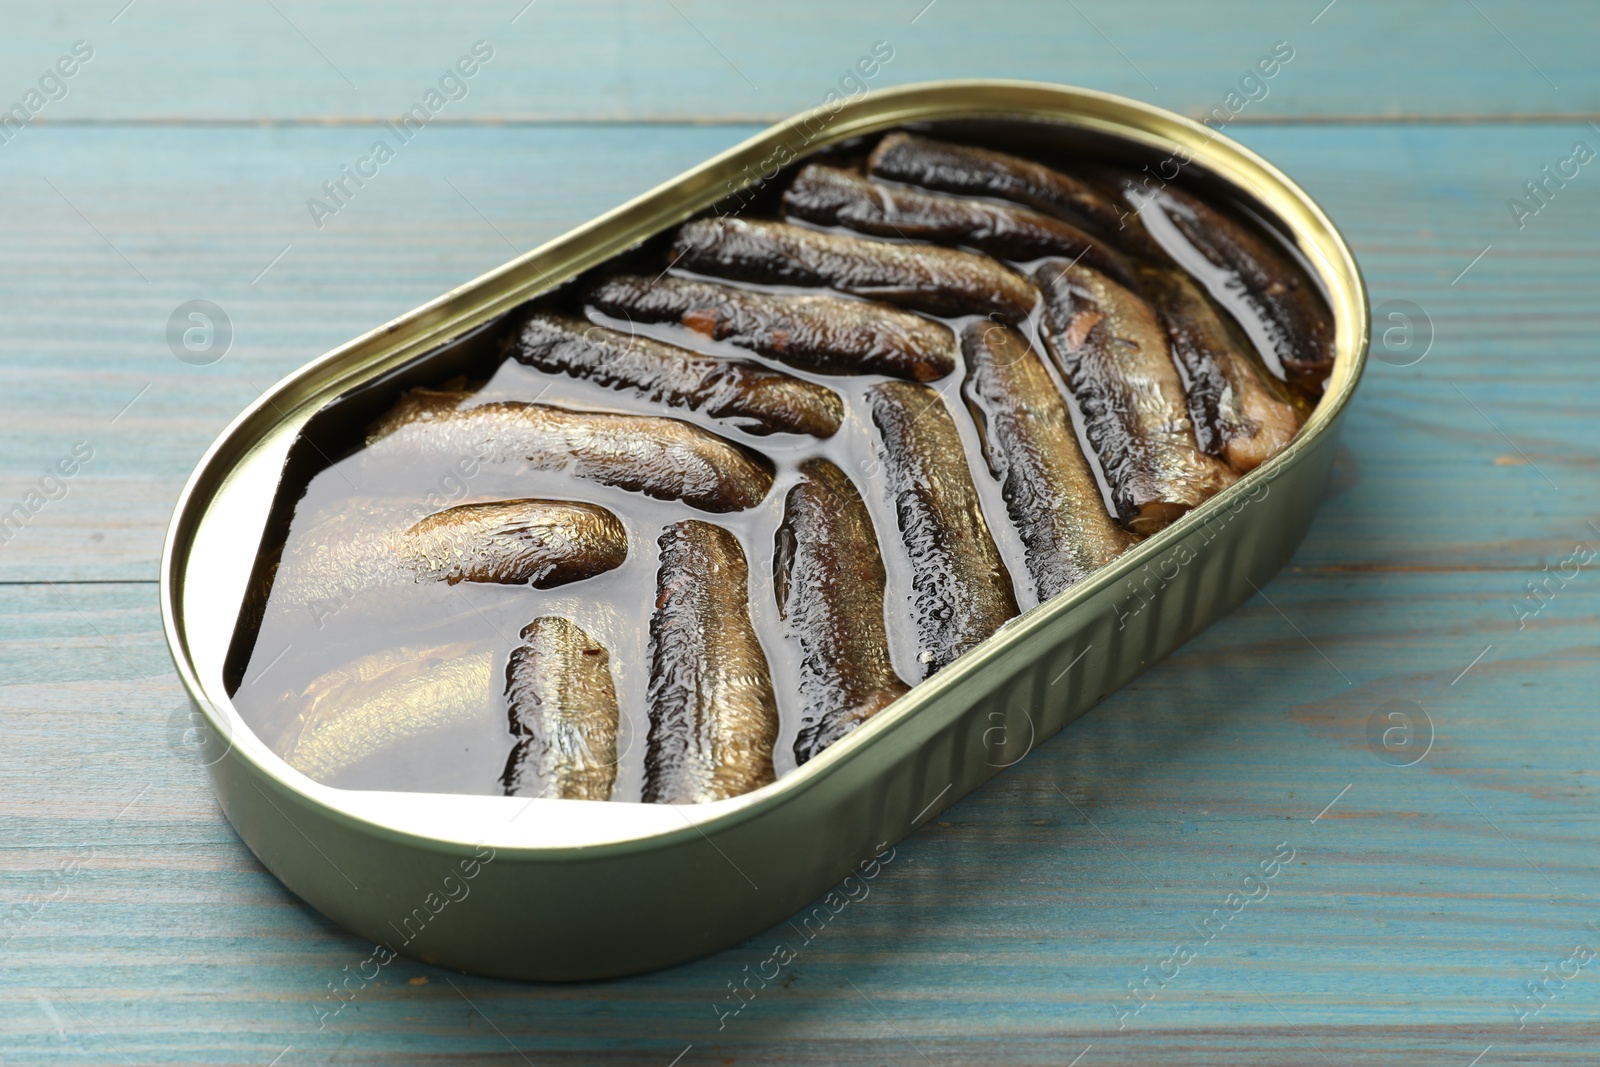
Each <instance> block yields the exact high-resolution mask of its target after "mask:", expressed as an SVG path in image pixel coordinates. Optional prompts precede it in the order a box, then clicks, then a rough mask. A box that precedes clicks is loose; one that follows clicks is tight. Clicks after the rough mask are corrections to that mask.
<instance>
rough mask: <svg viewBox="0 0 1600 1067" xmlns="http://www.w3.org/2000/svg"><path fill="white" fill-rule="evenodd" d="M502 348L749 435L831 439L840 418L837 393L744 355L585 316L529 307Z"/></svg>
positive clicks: (551, 370)
mask: <svg viewBox="0 0 1600 1067" xmlns="http://www.w3.org/2000/svg"><path fill="white" fill-rule="evenodd" d="M506 350H507V353H508V354H509V355H510V356H511V357H512V358H514V359H515V360H517V362H519V363H523V364H526V365H527V366H530V367H534V368H536V369H538V370H541V371H544V372H545V373H547V374H561V373H565V374H568V375H571V376H572V377H574V378H580V379H583V380H585V381H591V382H594V383H595V384H596V385H599V386H601V387H603V388H609V389H615V390H618V391H625V392H632V393H633V394H634V395H636V396H640V397H644V398H645V399H647V400H650V401H652V402H654V403H657V404H664V405H666V406H669V407H679V408H688V409H689V410H690V411H700V410H702V409H703V410H704V411H705V413H706V414H707V415H709V416H711V417H712V418H714V419H722V420H724V421H727V422H729V423H731V424H732V425H734V426H737V427H738V428H739V429H741V430H744V431H745V432H746V433H751V434H758V435H764V434H771V433H796V434H811V435H812V436H813V437H831V436H833V434H834V433H836V432H838V429H839V423H840V420H842V419H843V418H844V401H842V400H840V399H839V394H838V393H835V392H834V391H833V390H832V389H829V388H827V387H826V386H823V385H817V384H816V383H815V382H808V381H803V380H801V379H799V378H796V377H795V376H794V375H792V374H785V373H784V372H783V371H780V370H774V369H772V368H771V367H768V366H765V365H764V364H761V363H757V362H755V361H754V360H748V359H728V358H726V357H723V356H708V355H704V354H702V353H699V352H691V351H689V350H688V349H686V348H679V347H678V346H677V345H670V344H667V343H666V342H664V341H657V340H655V339H654V338H651V337H644V336H640V335H635V334H628V333H623V332H622V331H620V330H613V329H610V328H609V327H606V326H597V325H595V324H594V323H591V322H589V321H587V320H586V319H580V318H575V317H573V316H571V315H562V314H559V313H556V312H551V311H533V312H529V313H528V315H527V316H525V317H524V318H523V320H522V322H521V324H520V326H519V327H518V328H517V329H516V330H514V331H512V333H511V334H509V335H508V336H507V339H506Z"/></svg>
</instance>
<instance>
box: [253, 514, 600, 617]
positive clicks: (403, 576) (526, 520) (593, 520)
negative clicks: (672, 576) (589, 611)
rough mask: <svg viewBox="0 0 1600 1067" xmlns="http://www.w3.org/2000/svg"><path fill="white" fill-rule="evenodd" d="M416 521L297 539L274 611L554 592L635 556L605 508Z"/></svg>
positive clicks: (316, 532)
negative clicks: (422, 593) (428, 594)
mask: <svg viewBox="0 0 1600 1067" xmlns="http://www.w3.org/2000/svg"><path fill="white" fill-rule="evenodd" d="M409 518H410V515H409V514H408V513H406V512H403V511H396V510H393V509H385V508H381V507H376V506H371V507H351V508H348V509H347V510H344V511H342V512H340V513H338V514H335V515H332V516H329V517H328V518H326V519H323V520H322V521H320V522H318V523H316V524H315V525H313V526H311V527H310V528H308V529H306V530H304V531H296V532H295V534H294V535H293V536H292V537H291V540H290V542H289V544H288V546H287V548H286V551H285V553H284V556H283V559H282V561H281V562H280V563H279V565H278V569H277V572H276V574H275V575H274V577H273V585H272V596H273V601H272V602H273V604H274V605H275V606H280V607H300V606H305V605H314V604H326V603H330V602H336V603H339V604H341V605H342V604H346V603H348V602H349V601H350V600H351V599H352V598H356V597H360V596H362V595H363V594H366V593H369V592H372V591H375V590H380V589H386V588H395V587H403V586H410V585H416V584H422V583H429V582H444V583H448V584H450V585H455V584H456V583H458V582H463V581H465V582H488V583H496V584H500V585H521V584H524V583H526V584H528V585H531V586H533V587H535V588H537V589H549V588H552V587H554V586H558V585H565V584H566V583H568V582H576V581H581V580H583V579H585V578H592V577H594V576H595V575H597V574H602V573H604V572H606V571H609V570H612V569H614V568H616V567H619V566H621V565H622V562H623V560H625V559H626V558H627V555H628V536H627V531H626V530H625V529H624V528H623V525H622V522H621V520H619V519H618V518H617V517H616V515H614V514H613V513H611V512H610V511H608V510H606V509H605V508H603V507H600V506H599V505H597V504H587V503H582V502H578V501H564V500H542V499H532V498H529V499H522V500H501V501H494V502H490V503H483V504H461V505H458V506H456V507H452V508H446V509H445V510H443V511H438V512H434V513H433V514H430V515H426V516H423V517H422V518H420V519H418V520H416V521H414V522H410V521H408V520H409Z"/></svg>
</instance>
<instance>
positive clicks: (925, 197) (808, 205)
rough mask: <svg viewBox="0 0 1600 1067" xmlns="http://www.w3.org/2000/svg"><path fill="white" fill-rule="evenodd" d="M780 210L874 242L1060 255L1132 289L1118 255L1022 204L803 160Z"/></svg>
mask: <svg viewBox="0 0 1600 1067" xmlns="http://www.w3.org/2000/svg"><path fill="white" fill-rule="evenodd" d="M783 210H784V211H785V212H787V213H788V214H790V215H795V216H798V217H800V218H802V219H805V220H806V221H807V222H815V223H818V224H820V225H823V226H848V227H849V228H850V229H852V230H856V231H859V232H861V233H869V234H872V235H874V236H877V237H905V238H909V239H912V240H918V241H948V242H953V243H955V244H962V245H968V246H970V247H972V248H976V249H979V250H980V251H983V252H987V253H989V255H991V256H998V257H1000V258H1001V259H1011V260H1033V259H1039V258H1041V257H1043V256H1065V257H1067V258H1068V259H1077V260H1079V261H1080V262H1083V263H1087V264H1089V265H1090V266H1092V267H1096V268H1098V269H1100V270H1102V271H1104V272H1105V273H1107V274H1109V275H1111V276H1112V277H1113V278H1116V279H1118V280H1119V281H1122V282H1123V283H1124V284H1127V285H1132V284H1134V279H1133V271H1132V268H1130V267H1129V266H1128V261H1127V260H1126V259H1125V258H1124V257H1123V255H1122V254H1121V253H1120V252H1118V251H1116V250H1115V249H1114V248H1112V247H1111V246H1109V245H1107V244H1106V243H1105V242H1104V241H1102V240H1100V239H1099V238H1098V237H1095V236H1093V235H1091V234H1089V233H1086V232H1084V231H1083V230H1080V229H1079V228H1078V227H1076V226H1074V225H1072V224H1071V223H1070V222H1066V221H1064V220H1062V219H1059V218H1055V217H1053V216H1050V215H1046V214H1044V213H1042V212H1039V211H1034V210H1032V209H1031V208H1026V207H1011V206H1009V205H1004V204H994V203H990V202H988V201H985V200H972V199H969V198H966V197H960V196H945V195H941V194H939V193H925V192H920V191H918V190H915V189H907V188H897V187H895V186H891V185H885V184H883V183H882V182H877V181H872V180H870V179H868V178H863V177H862V176H861V175H859V174H857V173H855V172H854V171H849V170H842V169H840V168H838V167H829V166H824V165H823V164H820V163H810V164H807V165H806V166H805V167H802V168H801V170H800V173H799V174H797V175H795V179H794V181H793V182H792V183H791V184H790V186H789V188H788V189H787V190H786V191H785V192H784V194H783Z"/></svg>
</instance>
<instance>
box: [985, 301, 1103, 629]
mask: <svg viewBox="0 0 1600 1067" xmlns="http://www.w3.org/2000/svg"><path fill="white" fill-rule="evenodd" d="M961 342H962V350H963V351H964V352H965V353H966V357H967V379H966V381H965V382H964V383H963V384H962V394H963V396H965V398H966V401H967V407H968V408H969V409H970V410H971V412H972V416H973V420H974V421H975V422H976V423H977V425H978V428H979V432H980V433H981V434H982V436H983V447H984V456H985V458H986V459H987V460H988V462H989V469H990V471H991V472H992V473H993V474H994V476H995V478H996V479H998V480H999V482H1000V488H1001V494H1002V495H1003V496H1004V497H1005V501H1006V509H1007V511H1009V512H1010V515H1011V521H1012V523H1013V524H1014V525H1015V526H1016V528H1017V532H1018V533H1019V534H1020V535H1021V537H1022V543H1023V546H1024V550H1025V555H1026V557H1027V564H1028V572H1029V573H1030V574H1031V575H1032V576H1033V582H1034V589H1035V591H1036V592H1037V593H1038V596H1039V600H1040V602H1041V603H1042V602H1043V601H1046V600H1049V599H1050V598H1051V597H1053V596H1055V595H1056V594H1058V593H1060V592H1061V591H1062V590H1064V589H1066V588H1067V587H1068V586H1071V585H1072V584H1073V583H1075V582H1078V581H1081V580H1082V579H1084V578H1087V577H1088V576H1089V575H1091V574H1093V573H1094V572H1095V571H1096V570H1099V569H1100V568H1101V567H1103V566H1105V565H1106V564H1107V563H1110V562H1111V561H1112V560H1113V559H1115V558H1116V557H1117V556H1119V555H1121V554H1122V553H1123V551H1125V550H1126V549H1127V548H1128V546H1129V545H1131V544H1132V543H1133V538H1132V537H1130V536H1129V535H1128V533H1127V531H1125V530H1124V529H1122V527H1120V526H1118V525H1117V524H1116V522H1115V521H1114V520H1113V519H1112V518H1111V513H1110V512H1108V511H1107V510H1106V506H1105V499H1104V497H1103V496H1102V495H1101V492H1100V484H1099V482H1097V481H1096V480H1095V477H1094V471H1093V470H1091V469H1090V467H1089V461H1088V460H1087V459H1086V458H1085V457H1084V455H1083V450H1082V449H1081V448H1080V447H1079V445H1078V435H1077V433H1076V431H1075V430H1074V429H1073V426H1072V416H1071V414H1070V413H1069V412H1068V410H1067V404H1066V400H1065V399H1064V398H1063V397H1062V395H1061V392H1060V390H1059V389H1057V387H1056V383H1055V382H1054V381H1053V380H1052V379H1051V378H1050V374H1049V372H1048V371H1047V370H1046V369H1045V365H1044V362H1043V361H1042V360H1041V359H1040V358H1039V355H1038V353H1036V352H1034V350H1033V348H1032V346H1030V345H1029V344H1028V341H1027V338H1025V337H1023V336H1022V334H1020V333H1018V332H1017V331H1016V330H1014V329H1012V328H1011V327H1008V326H1001V325H999V324H998V323H982V322H975V323H973V324H971V325H970V326H968V327H967V329H966V330H965V332H963V333H962V335H961Z"/></svg>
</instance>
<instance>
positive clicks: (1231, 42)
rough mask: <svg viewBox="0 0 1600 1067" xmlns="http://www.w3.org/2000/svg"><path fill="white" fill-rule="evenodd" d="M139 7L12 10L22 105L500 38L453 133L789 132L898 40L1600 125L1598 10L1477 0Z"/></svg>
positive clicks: (1188, 84)
mask: <svg viewBox="0 0 1600 1067" xmlns="http://www.w3.org/2000/svg"><path fill="white" fill-rule="evenodd" d="M125 2H126V0H75V2H69V3H62V4H51V5H31V6H24V7H19V8H18V10H17V11H16V12H15V13H12V14H10V15H8V19H7V32H6V34H5V37H4V39H3V40H0V69H4V70H8V71H11V72H12V77H11V79H10V83H11V86H14V88H11V87H9V86H8V87H7V88H6V89H5V90H4V91H5V92H6V93H9V94H11V95H13V96H17V97H20V96H21V94H22V93H23V92H24V91H25V90H26V89H27V87H28V85H29V84H30V82H31V81H32V79H33V78H34V77H36V76H37V73H38V72H43V71H44V69H45V68H46V67H47V66H48V65H49V64H50V63H51V62H52V61H54V60H55V58H56V57H57V56H58V55H59V54H61V53H62V52H64V51H65V50H66V49H67V47H68V46H69V45H70V44H71V43H72V42H73V41H74V40H79V39H82V40H86V41H88V42H89V43H90V44H91V45H92V46H93V47H94V49H95V58H94V59H93V60H91V61H90V62H89V63H88V65H86V66H85V67H84V68H83V70H82V72H81V73H80V74H79V75H78V76H76V77H75V78H74V80H73V82H72V84H71V88H70V92H69V95H68V96H67V97H66V98H65V99H64V100H61V101H59V102H58V103H52V104H50V105H47V106H46V108H45V109H44V110H43V111H42V112H41V115H42V116H43V117H44V119H45V120H46V121H62V120H78V121H81V120H95V121H103V120H130V119H131V120H139V121H151V120H155V121H169V122H171V121H182V122H188V121H194V120H197V119H198V120H207V121H217V120H224V121H241V120H242V121H253V120H258V119H275V120H283V119H289V120H303V119H311V120H323V121H325V120H330V119H341V120H342V119H352V118H355V119H360V118H367V119H370V118H375V117H376V118H392V117H394V116H397V115H398V114H399V113H400V112H402V111H405V110H406V109H407V108H408V107H410V106H411V105H412V104H413V103H416V102H417V101H418V100H419V99H420V98H421V97H422V95H423V94H424V93H425V92H426V91H427V90H428V88H430V87H431V86H433V85H434V84H436V82H437V80H438V78H439V76H440V74H442V73H443V72H444V71H445V70H446V69H447V68H448V67H449V65H450V64H451V63H453V62H454V61H455V59H456V58H457V57H458V56H460V55H461V54H463V53H464V52H466V51H467V49H468V48H469V46H470V45H471V44H472V43H473V42H474V41H478V40H482V41H485V42H487V43H488V44H489V45H490V47H492V48H493V49H494V58H493V59H491V60H490V61H489V62H488V64H487V65H486V66H485V67H484V68H483V70H482V71H481V72H480V73H479V74H478V75H476V76H475V77H474V78H473V79H472V81H471V82H470V83H469V87H468V93H467V95H466V97H465V98H464V99H461V100H458V101H453V102H450V103H448V104H445V105H444V106H443V107H442V109H441V110H440V111H439V112H438V115H437V118H436V121H441V122H454V121H489V122H499V121H504V120H513V121H529V120H531V121H546V122H551V121H553V122H574V121H582V122H596V121H603V122H631V121H639V120H644V121H651V122H663V121H664V122H681V121H684V120H690V121H697V122H699V121H706V120H715V121H728V120H740V119H743V120H749V119H752V118H754V119H758V120H762V121H772V120H776V119H778V118H783V117H786V116H788V115H789V114H791V113H793V112H795V111H798V110H800V109H801V108H806V107H812V106H814V105H817V104H820V103H822V101H823V99H824V97H825V96H826V95H827V93H828V92H829V91H830V90H834V91H841V86H840V79H841V78H842V77H844V76H845V75H846V74H847V72H849V71H850V70H851V68H852V67H853V65H854V64H855V63H856V62H857V60H858V59H860V58H861V57H862V56H864V55H866V54H868V53H869V52H870V51H871V48H872V45H873V44H874V42H877V41H885V42H887V43H888V46H889V47H891V48H892V49H893V58H892V59H891V60H890V61H889V63H888V65H887V66H885V67H883V68H882V70H881V71H878V72H877V73H876V74H875V75H874V76H873V78H872V79H871V80H870V81H868V82H867V84H868V85H869V86H870V87H873V88H877V87H881V86H884V85H897V84H905V83H908V82H915V81H926V80H929V79H934V78H955V77H1009V78H1030V79H1038V80H1043V81H1064V82H1070V83H1072V84H1076V85H1084V86H1088V87H1090V88H1094V89H1105V90H1108V91H1111V92H1116V93H1122V94H1125V95H1131V96H1137V97H1139V98H1141V99H1146V100H1150V101H1152V102H1153V103H1157V104H1161V105H1162V106H1164V107H1168V108H1172V109H1173V110H1176V111H1181V112H1184V113H1186V114H1191V115H1197V116H1198V115H1201V114H1205V113H1208V112H1210V110H1211V109H1212V108H1214V107H1217V106H1219V105H1221V104H1222V103H1223V100H1224V97H1225V96H1226V94H1227V93H1228V92H1230V91H1235V90H1237V88H1238V83H1239V80H1240V78H1241V76H1242V75H1244V74H1245V73H1246V71H1248V70H1249V69H1250V68H1251V66H1252V65H1253V64H1254V63H1255V62H1256V60H1257V59H1258V58H1259V57H1261V56H1262V55H1264V54H1266V53H1267V52H1268V51H1269V50H1270V49H1271V47H1272V45H1273V44H1274V43H1275V42H1277V41H1287V42H1288V43H1289V45H1290V47H1291V48H1293V49H1294V58H1293V59H1292V60H1291V61H1290V63H1289V65H1288V66H1287V67H1285V68H1284V69H1283V71H1282V72H1281V73H1280V74H1279V76H1277V77H1275V78H1274V79H1272V80H1271V81H1270V82H1269V83H1267V87H1266V88H1267V92H1266V95H1265V96H1264V97H1261V98H1260V99H1258V100H1256V101H1254V102H1251V103H1250V104H1248V105H1247V106H1244V107H1243V109H1242V112H1241V115H1242V117H1244V118H1245V119H1247V120H1261V119H1283V118H1295V119H1304V118H1317V119H1335V118H1336V119H1350V118H1360V117H1367V118H1372V117H1377V118H1386V119H1392V118H1417V117H1461V116H1497V115H1551V114H1563V115H1571V116H1575V117H1576V116H1583V115H1588V116H1589V117H1592V116H1593V113H1595V112H1597V111H1600V73H1597V72H1596V69H1595V65H1594V63H1593V61H1592V55H1591V52H1592V45H1593V32H1592V31H1593V26H1592V17H1593V16H1592V12H1591V11H1590V9H1589V7H1588V5H1586V4H1585V3H1583V0H1555V2H1547V3H1542V4H1540V5H1538V6H1537V8H1526V7H1519V6H1518V5H1516V4H1513V3H1510V2H1509V0H1474V2H1475V4H1476V8H1477V10H1474V6H1473V5H1468V4H1462V3H1459V2H1456V0H1413V2H1408V3H1404V4H1381V3H1373V2H1371V0H1336V2H1335V3H1333V4H1329V3H1328V2H1327V0H1314V2H1306V3H1295V4H1282V3H1273V2H1271V0H1231V2H1228V3H1210V4H1191V3H1181V2H1175V0H1138V2H1132V3H1117V2H1113V0H1076V2H1074V3H1071V4H1054V3H1048V2H1044V0H999V2H994V0H991V2H987V3H972V2H970V0H934V2H933V3H929V2H928V0H905V2H899V0H897V2H894V3H880V4H860V3H850V2H847V0H818V2H814V3H808V4H804V5H777V6H774V5H753V4H752V5H738V4H729V3H726V2H722V0H673V3H670V4H669V3H661V2H656V0H600V2H592V0H591V2H580V0H538V2H537V3H533V4H529V3H528V0H494V2H493V3H473V4H430V3H424V2H419V0H404V2H399V3H392V2H391V3H377V2H375V0H362V2H357V3H344V4H338V5H332V4H317V3H314V2H312V0H274V3H272V4H241V5H237V6H234V7H230V8H229V9H228V10H227V13H226V15H223V14H221V13H219V12H218V11H217V10H216V9H215V8H214V7H212V6H211V5H208V4H205V3H203V2H201V0H161V2H151V0H140V2H138V3H136V4H135V5H133V6H132V7H130V8H129V9H128V10H127V11H125V12H124V13H123V14H122V16H121V17H120V18H117V19H116V21H115V22H112V21H111V20H112V18H113V16H114V15H116V13H117V11H118V9H119V8H121V7H122V5H123V4H124V3H125ZM519 12H520V17H518V16H519ZM513 19H515V21H514V22H513ZM850 88H852V86H851V84H850V83H846V84H845V85H844V86H843V87H842V91H848V90H849V89H850ZM1247 88H1248V86H1247ZM1253 91H1254V92H1255V93H1256V95H1257V96H1260V92H1261V91H1260V90H1259V89H1255V90H1253ZM1235 110H1238V108H1235Z"/></svg>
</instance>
